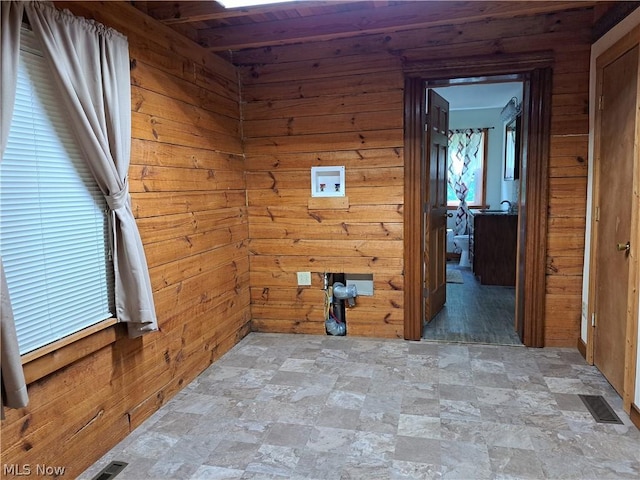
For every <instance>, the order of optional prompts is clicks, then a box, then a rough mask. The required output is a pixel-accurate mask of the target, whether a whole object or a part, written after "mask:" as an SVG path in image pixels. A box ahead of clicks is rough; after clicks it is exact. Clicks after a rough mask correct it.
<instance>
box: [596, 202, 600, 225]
mask: <svg viewBox="0 0 640 480" xmlns="http://www.w3.org/2000/svg"><path fill="white" fill-rule="evenodd" d="M599 221H600V207H599V206H597V205H596V222H599Z"/></svg>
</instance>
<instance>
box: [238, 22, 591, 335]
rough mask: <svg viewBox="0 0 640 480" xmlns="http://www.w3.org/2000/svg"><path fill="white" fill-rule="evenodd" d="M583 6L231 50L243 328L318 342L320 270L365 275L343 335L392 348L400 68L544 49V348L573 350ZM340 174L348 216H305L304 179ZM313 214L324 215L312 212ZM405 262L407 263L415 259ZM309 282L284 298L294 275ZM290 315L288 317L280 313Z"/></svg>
mask: <svg viewBox="0 0 640 480" xmlns="http://www.w3.org/2000/svg"><path fill="white" fill-rule="evenodd" d="M592 20H593V11H592V10H591V9H582V10H575V11H568V12H562V13H556V14H545V15H536V16H530V17H518V18H511V19H499V20H490V19H488V20H483V21H477V22H473V23H468V24H464V25H443V26H437V27H431V28H425V29H420V30H413V31H405V32H398V33H390V34H388V35H368V36H361V37H357V38H351V39H341V40H333V41H324V42H317V43H310V44H301V45H293V46H280V47H270V48H264V49H252V50H245V51H240V52H235V53H234V55H233V62H234V64H236V65H238V66H239V67H240V72H241V77H242V106H243V117H244V122H243V131H244V136H245V153H246V156H247V158H246V161H247V190H248V192H247V196H248V199H249V229H250V235H249V236H250V251H251V259H250V263H251V305H252V318H253V327H254V329H256V330H259V331H271V332H273V331H275V332H308V333H318V334H322V333H324V328H323V313H322V293H321V286H322V281H321V277H322V272H327V271H328V272H351V273H373V276H374V281H375V282H374V283H375V294H374V296H373V297H361V298H358V301H357V303H358V306H357V307H356V308H354V309H351V310H348V311H347V326H348V332H349V334H353V335H374V336H386V337H394V336H395V337H401V336H402V330H403V328H402V325H403V298H402V290H403V250H402V235H403V231H402V217H403V209H402V208H403V177H402V171H403V162H404V152H403V125H402V112H403V95H402V89H403V73H402V61H403V60H404V59H406V60H409V61H429V60H435V59H447V58H456V57H470V56H473V55H493V54H495V55H500V54H503V53H508V54H516V53H521V52H531V51H541V50H550V51H553V52H555V65H554V74H553V102H552V104H551V105H549V106H548V108H551V109H552V138H551V153H550V158H549V171H550V175H549V179H548V181H549V192H550V193H549V195H550V198H549V212H548V221H549V235H548V250H547V285H546V318H545V330H544V338H545V344H546V345H547V346H553V345H566V346H575V344H576V340H577V338H578V335H579V324H580V312H581V288H582V264H583V246H584V231H585V212H586V180H587V135H588V115H587V114H588V108H587V103H588V71H589V48H590V38H589V36H590V26H591V24H592ZM315 165H344V166H345V167H346V194H347V196H348V200H349V206H348V208H347V209H345V210H340V209H332V208H331V206H332V205H331V203H330V202H326V203H325V204H323V203H322V202H321V201H316V202H314V204H313V205H312V206H313V207H314V208H313V209H312V208H309V203H308V202H309V195H310V177H309V170H310V167H311V166H315ZM325 207H326V208H325ZM416 261H419V260H418V259H416ZM307 270H308V271H311V272H314V275H313V285H312V286H311V287H297V284H296V276H295V272H296V271H307ZM292 305H293V308H292Z"/></svg>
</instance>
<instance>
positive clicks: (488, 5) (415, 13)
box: [199, 1, 594, 52]
mask: <svg viewBox="0 0 640 480" xmlns="http://www.w3.org/2000/svg"><path fill="white" fill-rule="evenodd" d="M593 4H594V2H576V1H551V2H508V1H505V2H410V3H405V4H399V5H393V6H389V7H381V8H376V9H370V10H364V11H351V12H342V13H335V14H327V15H318V16H313V17H305V18H298V19H289V20H279V21H272V22H264V23H258V24H251V25H241V26H229V27H219V28H212V29H207V30H202V31H200V36H199V43H200V44H201V45H203V46H205V47H206V48H208V49H209V50H211V51H214V52H215V51H225V50H241V49H245V48H257V47H266V46H275V45H286V44H291V43H298V42H306V41H320V40H330V39H335V38H346V37H350V36H356V35H363V34H372V33H383V32H393V31H401V30H409V29H414V28H423V27H429V26H435V25H445V24H461V23H466V22H470V21H477V20H481V19H488V18H508V17H515V16H521V15H535V14H540V13H548V12H553V11H558V10H565V9H576V8H583V7H589V6H592V5H593Z"/></svg>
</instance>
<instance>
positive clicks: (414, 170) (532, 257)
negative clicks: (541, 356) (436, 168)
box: [404, 52, 553, 347]
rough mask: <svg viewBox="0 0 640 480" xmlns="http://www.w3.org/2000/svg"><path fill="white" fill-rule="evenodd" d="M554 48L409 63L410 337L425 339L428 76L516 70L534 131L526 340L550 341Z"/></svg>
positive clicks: (537, 343) (406, 177)
mask: <svg viewBox="0 0 640 480" xmlns="http://www.w3.org/2000/svg"><path fill="white" fill-rule="evenodd" d="M552 63H553V53H552V52H536V53H532V54H523V55H501V56H491V57H480V56H478V57H470V58H457V59H449V60H447V61H424V62H411V63H407V64H405V66H404V72H405V92H404V122H405V123H404V155H405V161H404V169H405V172H404V337H405V339H407V340H419V339H420V338H422V322H423V318H424V311H423V302H422V295H423V291H422V279H423V277H422V275H423V268H422V262H420V261H418V259H421V258H422V252H421V240H420V235H421V234H422V228H423V219H422V217H423V216H422V205H423V204H424V200H425V199H424V198H423V193H422V192H423V189H422V185H421V179H422V178H424V177H423V174H424V172H425V168H426V167H425V166H424V165H422V160H421V159H422V155H423V152H422V149H423V144H424V142H423V135H424V127H423V125H424V108H425V101H424V97H425V91H426V85H427V82H428V81H430V80H431V81H433V80H442V79H455V78H469V77H499V76H505V75H514V79H521V80H522V79H525V80H526V81H527V82H528V84H529V88H528V92H525V98H524V100H525V104H524V106H523V107H524V111H523V118H524V119H528V125H525V126H524V128H525V129H527V132H528V136H527V138H528V141H527V144H526V145H523V148H526V149H527V163H528V165H527V168H528V171H527V174H526V178H522V179H521V182H523V181H524V182H526V186H525V187H526V188H525V192H526V193H525V195H524V198H523V200H524V202H523V203H524V205H525V207H526V211H527V215H526V225H524V228H525V231H526V233H527V234H526V238H525V243H524V252H523V258H524V268H525V271H526V275H525V276H524V278H526V283H525V285H521V286H520V288H522V289H523V292H524V293H525V294H524V295H523V297H524V298H523V299H524V302H523V312H524V338H523V343H524V344H525V345H526V346H530V347H542V346H544V313H545V303H546V302H545V286H546V279H545V274H546V250H547V249H546V243H547V206H548V178H547V177H548V174H547V173H548V162H549V139H550V135H551V82H552V75H551V68H550V66H551V64H552Z"/></svg>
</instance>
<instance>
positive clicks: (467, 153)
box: [447, 128, 487, 207]
mask: <svg viewBox="0 0 640 480" xmlns="http://www.w3.org/2000/svg"><path fill="white" fill-rule="evenodd" d="M486 146H487V129H486V128H482V129H480V128H476V129H465V130H449V165H448V182H447V184H448V185H447V205H448V206H449V207H457V206H458V205H459V203H460V199H459V196H458V194H457V193H456V189H457V190H458V191H465V192H466V197H465V200H466V202H467V205H468V206H470V207H474V206H483V205H484V204H485V191H484V189H485V183H486V180H485V179H486V168H485V158H486Z"/></svg>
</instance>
